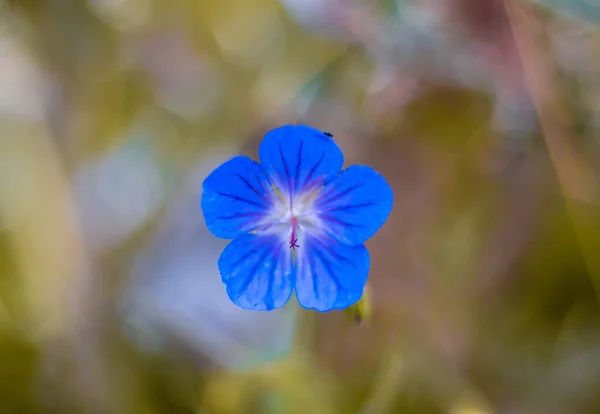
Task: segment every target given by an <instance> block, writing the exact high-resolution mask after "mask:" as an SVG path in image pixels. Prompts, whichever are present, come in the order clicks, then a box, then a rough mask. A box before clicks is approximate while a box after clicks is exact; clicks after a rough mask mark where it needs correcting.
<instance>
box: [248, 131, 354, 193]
mask: <svg viewBox="0 0 600 414" xmlns="http://www.w3.org/2000/svg"><path fill="white" fill-rule="evenodd" d="M258 155H259V157H260V161H261V163H262V165H263V167H264V168H265V169H266V170H267V172H268V173H269V175H270V176H271V181H272V182H273V183H274V184H275V185H276V187H277V188H278V189H279V190H280V191H282V192H284V193H286V194H287V195H288V196H289V197H290V199H291V200H292V201H293V196H294V195H295V194H297V193H299V192H301V191H303V190H304V191H306V190H307V189H317V188H319V187H320V186H321V185H322V184H323V181H324V180H326V179H327V178H329V177H331V176H333V175H334V174H337V173H338V172H339V171H340V169H341V168H342V165H343V164H344V155H343V154H342V151H340V149H339V148H338V146H337V145H336V144H335V142H334V141H333V140H332V139H331V138H330V137H329V136H327V135H326V134H325V133H324V132H321V131H319V130H317V129H314V128H311V127H308V126H303V125H297V126H294V125H286V126H282V127H279V128H276V129H274V130H272V131H271V132H269V133H267V134H266V135H265V137H264V138H263V140H262V142H261V144H260V147H259V149H258Z"/></svg>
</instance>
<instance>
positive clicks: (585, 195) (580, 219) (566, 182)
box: [504, 0, 600, 296]
mask: <svg viewBox="0 0 600 414" xmlns="http://www.w3.org/2000/svg"><path fill="white" fill-rule="evenodd" d="M504 6H505V9H506V14H507V16H508V20H509V24H510V27H511V30H512V33H513V36H514V39H515V43H516V46H517V50H518V53H519V55H520V58H521V62H522V66H523V71H524V76H525V83H526V87H527V88H528V90H529V93H530V95H531V98H532V100H533V102H534V105H535V108H536V111H537V114H538V119H539V122H540V125H541V128H542V133H543V136H544V140H545V142H546V147H547V149H548V154H549V156H550V160H551V162H552V165H553V167H554V170H555V172H556V175H557V178H558V183H559V186H560V188H561V191H562V193H563V196H564V197H565V204H566V209H567V213H568V214H569V218H570V220H571V222H572V224H573V228H574V232H575V234H576V237H577V240H578V243H579V247H580V248H581V250H582V255H583V257H584V260H585V263H586V266H587V268H588V273H589V275H590V277H591V279H592V282H593V283H594V286H595V288H596V294H597V295H599V296H600V285H599V280H598V278H597V275H595V274H594V271H596V270H598V269H600V255H598V254H597V252H596V250H597V248H596V246H597V243H598V241H599V238H600V235H598V232H597V231H595V230H594V228H593V227H592V226H594V227H597V226H598V225H600V223H598V216H597V214H596V213H595V212H596V211H597V208H598V205H597V203H598V194H599V192H598V183H597V182H596V179H595V177H594V174H593V171H592V169H591V168H590V167H589V164H588V163H587V160H586V159H585V156H584V154H583V153H582V152H581V151H580V150H579V148H577V147H576V146H575V142H576V141H575V132H574V131H573V128H572V126H571V123H570V120H569V119H568V112H567V110H566V108H564V105H561V99H560V94H559V91H558V85H559V82H558V76H557V71H556V69H555V64H554V62H553V61H552V56H551V54H550V53H549V52H548V47H547V45H546V43H545V42H544V38H543V37H542V35H543V33H544V32H545V31H544V27H543V25H542V23H541V22H540V20H539V18H538V17H537V16H536V15H535V14H534V13H533V11H532V10H531V9H530V6H528V5H525V4H523V2H522V1H519V0H504Z"/></svg>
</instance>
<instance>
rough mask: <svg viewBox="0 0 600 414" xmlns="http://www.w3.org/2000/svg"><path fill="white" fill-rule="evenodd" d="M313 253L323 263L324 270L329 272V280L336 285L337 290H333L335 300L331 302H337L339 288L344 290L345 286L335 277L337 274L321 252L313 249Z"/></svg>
mask: <svg viewBox="0 0 600 414" xmlns="http://www.w3.org/2000/svg"><path fill="white" fill-rule="evenodd" d="M313 254H314V255H315V256H317V258H318V259H319V260H320V261H321V264H322V265H323V267H324V268H325V270H326V271H327V273H329V275H330V277H331V280H332V281H333V283H334V284H335V285H336V286H337V288H338V289H337V290H336V292H335V300H334V301H333V303H334V304H335V303H336V302H337V297H338V293H339V291H340V290H343V291H346V288H344V287H343V286H342V284H341V283H340V280H339V278H338V277H337V275H336V274H335V272H334V271H333V269H332V268H331V266H330V265H331V263H330V262H329V261H328V260H326V259H325V257H324V256H323V254H322V253H321V252H320V251H319V250H315V251H314V252H313Z"/></svg>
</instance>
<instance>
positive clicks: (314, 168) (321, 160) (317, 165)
mask: <svg viewBox="0 0 600 414" xmlns="http://www.w3.org/2000/svg"><path fill="white" fill-rule="evenodd" d="M323 158H325V151H323V152H322V153H321V158H319V161H317V163H316V164H315V165H313V167H312V168H311V169H310V172H309V173H308V175H307V176H306V179H305V180H304V183H303V184H302V188H304V187H306V185H307V184H308V182H309V181H310V180H311V178H312V176H313V174H314V173H315V171H316V170H317V168H319V166H320V165H321V163H322V162H323Z"/></svg>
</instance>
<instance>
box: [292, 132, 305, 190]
mask: <svg viewBox="0 0 600 414" xmlns="http://www.w3.org/2000/svg"><path fill="white" fill-rule="evenodd" d="M303 145H304V141H300V148H299V149H298V159H297V160H296V175H295V178H294V183H295V186H294V187H295V189H296V191H298V182H299V181H300V176H299V175H300V166H301V165H302V146H303Z"/></svg>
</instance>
